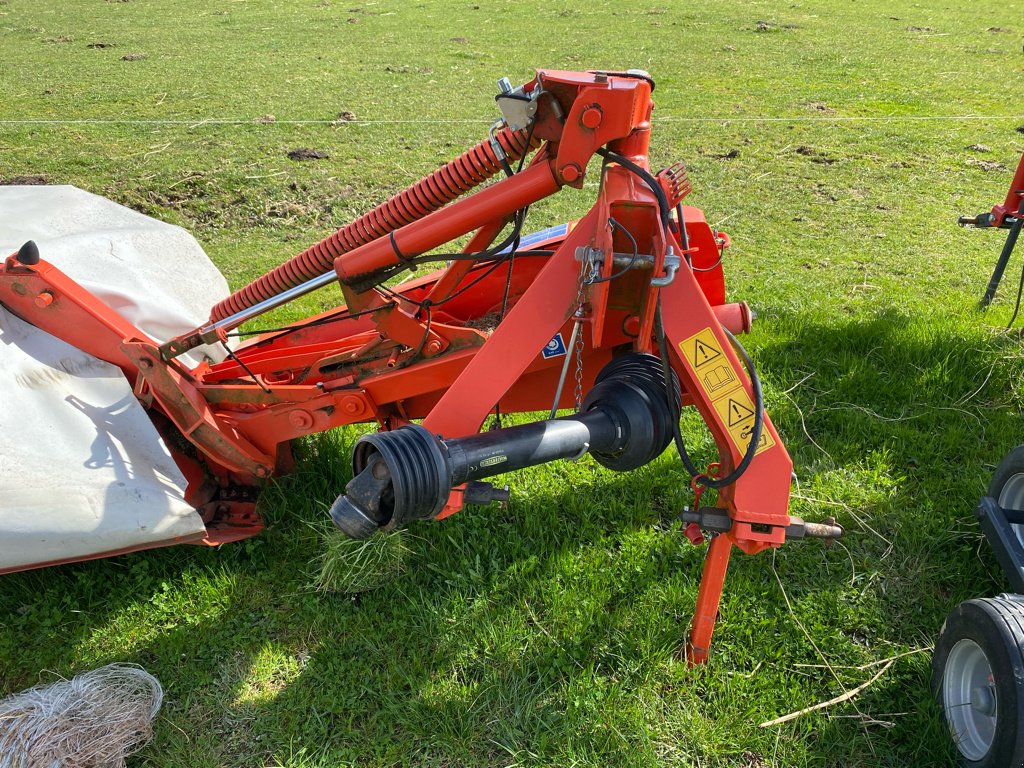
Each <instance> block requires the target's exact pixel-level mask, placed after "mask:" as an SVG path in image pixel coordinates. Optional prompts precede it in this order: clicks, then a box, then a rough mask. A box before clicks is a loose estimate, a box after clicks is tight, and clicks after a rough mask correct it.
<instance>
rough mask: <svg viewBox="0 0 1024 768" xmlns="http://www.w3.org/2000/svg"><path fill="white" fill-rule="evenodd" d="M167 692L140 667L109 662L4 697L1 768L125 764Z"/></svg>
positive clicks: (146, 736)
mask: <svg viewBox="0 0 1024 768" xmlns="http://www.w3.org/2000/svg"><path fill="white" fill-rule="evenodd" d="M163 696H164V692H163V689H162V688H161V687H160V683H159V682H158V681H157V679H156V678H155V677H153V676H152V675H151V674H149V673H148V672H147V671H146V670H144V669H142V668H141V667H138V666H135V665H134V664H108V665H107V666H105V667H100V668H99V669H95V670H92V671H90V672H83V673H82V674H80V675H77V676H76V677H74V678H72V679H71V680H59V681H57V682H56V683H51V684H49V685H37V686H36V687H34V688H29V689H28V690H27V691H22V692H21V693H17V694H14V695H13V696H10V697H8V698H6V699H0V768H123V767H124V764H125V758H126V757H127V756H128V755H131V754H133V753H135V752H137V751H138V750H140V749H141V748H142V747H143V746H145V745H146V744H147V743H148V742H149V740H150V739H152V738H153V718H155V717H156V714H157V712H159V711H160V704H161V703H162V702H163Z"/></svg>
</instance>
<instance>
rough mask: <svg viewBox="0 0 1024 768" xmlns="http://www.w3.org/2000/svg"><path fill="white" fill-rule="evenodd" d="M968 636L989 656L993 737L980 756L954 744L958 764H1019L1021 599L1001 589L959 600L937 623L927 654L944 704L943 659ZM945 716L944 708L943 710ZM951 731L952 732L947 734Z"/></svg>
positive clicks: (1022, 751)
mask: <svg viewBox="0 0 1024 768" xmlns="http://www.w3.org/2000/svg"><path fill="white" fill-rule="evenodd" d="M964 638H969V639H971V640H973V641H974V642H976V643H977V644H978V646H979V647H980V648H981V649H982V651H984V652H985V656H986V657H988V662H989V665H990V666H991V667H992V677H993V682H994V683H995V687H996V702H997V705H996V706H997V716H996V734H995V741H994V742H993V744H992V746H991V747H990V748H989V751H988V752H987V753H986V754H985V755H984V756H983V757H982V759H981V760H977V761H975V760H968V759H967V758H966V757H965V756H964V755H963V753H962V752H960V751H959V750H957V756H958V758H959V761H960V765H962V766H966V767H968V768H1007V767H1009V766H1012V767H1013V768H1022V767H1024V727H1022V723H1021V716H1022V715H1024V600H1021V599H1019V598H1016V596H1010V595H1004V596H1000V597H997V598H988V597H985V598H976V599H973V600H967V601H965V602H962V603H960V605H958V606H957V607H956V608H954V609H953V610H952V611H951V612H950V614H949V616H947V617H946V620H945V621H944V622H943V623H942V629H941V630H940V631H939V638H938V641H937V642H936V643H935V652H934V654H933V655H932V680H931V685H932V692H933V694H934V695H935V699H936V701H937V702H938V705H939V709H940V710H942V709H943V706H942V705H943V700H942V680H943V676H944V674H945V669H946V661H947V659H948V657H949V653H950V651H951V650H952V649H953V646H954V645H956V643H957V642H959V641H960V640H962V639H964ZM943 717H945V713H943ZM951 735H952V734H951Z"/></svg>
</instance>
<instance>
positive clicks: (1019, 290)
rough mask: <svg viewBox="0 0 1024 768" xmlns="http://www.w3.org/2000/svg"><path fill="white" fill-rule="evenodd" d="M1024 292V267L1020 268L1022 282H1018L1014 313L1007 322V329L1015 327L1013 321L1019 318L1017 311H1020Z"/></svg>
mask: <svg viewBox="0 0 1024 768" xmlns="http://www.w3.org/2000/svg"><path fill="white" fill-rule="evenodd" d="M1022 293H1024V267H1021V270H1020V282H1019V283H1018V284H1017V302H1016V303H1015V304H1014V305H1013V314H1012V315H1011V316H1010V322H1008V323H1007V324H1006V330H1010V328H1012V327H1013V321H1014V320H1016V319H1017V313H1018V312H1020V297H1021V294H1022Z"/></svg>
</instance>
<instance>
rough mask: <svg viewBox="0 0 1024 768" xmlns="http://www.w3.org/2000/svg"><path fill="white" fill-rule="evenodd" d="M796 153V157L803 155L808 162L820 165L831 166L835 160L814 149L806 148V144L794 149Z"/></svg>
mask: <svg viewBox="0 0 1024 768" xmlns="http://www.w3.org/2000/svg"><path fill="white" fill-rule="evenodd" d="M796 153H797V154H798V155H803V156H804V157H806V158H807V159H808V160H810V161H811V162H812V163H821V164H822V165H832V164H833V163H834V162H835V161H836V159H835V158H834V157H829V156H828V155H825V154H823V153H822V152H819V151H818V150H816V149H815V148H814V147H808V146H807V145H806V144H801V145H800V146H799V147H797V148H796Z"/></svg>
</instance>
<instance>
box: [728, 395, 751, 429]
mask: <svg viewBox="0 0 1024 768" xmlns="http://www.w3.org/2000/svg"><path fill="white" fill-rule="evenodd" d="M753 415H754V411H753V410H752V409H750V408H748V407H747V406H745V405H743V404H742V403H737V402H736V401H735V400H733V399H732V398H729V426H730V427H735V426H736V425H737V424H740V423H742V422H744V421H746V420H747V419H749V418H750V417H751V416H753Z"/></svg>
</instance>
